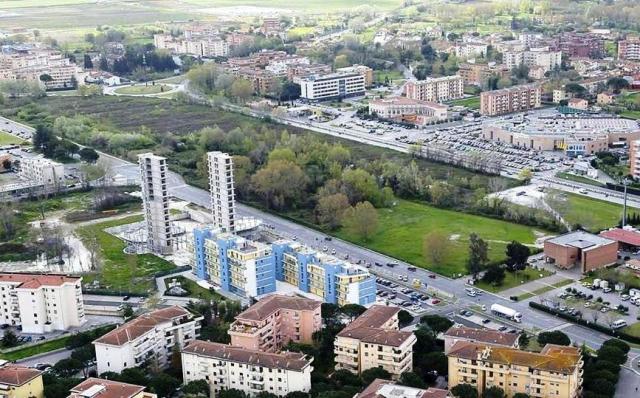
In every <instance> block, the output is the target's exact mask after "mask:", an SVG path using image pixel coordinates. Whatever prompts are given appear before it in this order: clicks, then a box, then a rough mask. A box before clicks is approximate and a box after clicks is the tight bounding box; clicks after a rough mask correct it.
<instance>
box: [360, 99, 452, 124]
mask: <svg viewBox="0 0 640 398" xmlns="http://www.w3.org/2000/svg"><path fill="white" fill-rule="evenodd" d="M369 114H376V115H377V116H378V117H379V118H382V119H395V120H404V118H405V117H406V116H421V117H423V118H424V119H427V120H437V121H441V120H446V119H447V116H448V113H447V106H445V105H440V104H437V103H435V102H427V101H419V100H412V99H409V98H406V97H391V98H384V99H375V100H371V101H369Z"/></svg>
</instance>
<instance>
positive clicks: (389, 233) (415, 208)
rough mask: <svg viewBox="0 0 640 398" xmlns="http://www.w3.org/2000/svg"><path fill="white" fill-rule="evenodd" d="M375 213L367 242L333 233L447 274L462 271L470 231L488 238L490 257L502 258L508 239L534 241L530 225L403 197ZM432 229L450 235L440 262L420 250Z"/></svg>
mask: <svg viewBox="0 0 640 398" xmlns="http://www.w3.org/2000/svg"><path fill="white" fill-rule="evenodd" d="M378 214H379V222H378V225H379V229H378V232H377V233H376V234H375V235H374V236H373V238H372V239H371V240H370V241H369V242H363V241H362V240H361V239H358V238H357V237H356V236H354V235H352V234H350V233H348V232H347V231H345V230H344V229H343V230H340V231H339V232H338V233H337V236H338V237H340V238H342V239H345V240H348V241H351V242H354V243H357V244H360V245H363V246H366V247H369V248H371V249H373V250H377V251H379V252H381V253H385V254H388V255H390V256H392V257H395V258H398V259H401V260H403V261H407V262H409V263H412V264H415V265H417V266H420V267H423V268H427V269H429V270H432V271H434V272H437V273H439V274H443V275H447V276H453V275H455V274H466V268H465V263H466V260H467V258H468V250H467V247H468V244H469V234H470V233H472V232H475V233H477V234H478V235H479V236H480V237H481V238H482V239H485V240H486V241H488V243H489V257H490V260H491V261H501V260H503V259H504V258H505V254H504V253H505V249H506V245H507V243H508V241H511V240H517V241H519V242H522V243H529V244H530V243H533V242H534V241H535V234H534V229H533V228H531V227H527V226H522V225H517V224H513V223H508V222H505V221H500V220H494V219H490V218H485V217H480V216H474V215H469V214H464V213H460V212H455V211H450V210H442V209H438V208H434V207H431V206H428V205H424V204H419V203H413V202H408V201H404V200H400V201H398V205H397V206H396V207H394V208H391V209H380V210H378ZM433 230H439V231H442V232H444V233H445V234H447V235H448V236H449V237H450V246H451V248H450V250H448V252H449V254H448V255H447V256H446V258H445V259H444V260H443V261H442V264H433V263H432V262H431V259H428V258H425V256H424V254H423V238H424V236H425V235H426V234H428V233H429V232H430V231H433Z"/></svg>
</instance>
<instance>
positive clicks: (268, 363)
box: [182, 340, 313, 397]
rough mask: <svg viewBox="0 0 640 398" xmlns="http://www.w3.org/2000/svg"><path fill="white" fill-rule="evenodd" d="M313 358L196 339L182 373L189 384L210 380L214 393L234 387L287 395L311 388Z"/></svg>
mask: <svg viewBox="0 0 640 398" xmlns="http://www.w3.org/2000/svg"><path fill="white" fill-rule="evenodd" d="M312 361H313V358H307V357H306V356H305V355H304V354H302V353H297V352H283V353H280V354H275V353H267V352H262V351H258V350H248V349H246V348H242V347H233V346H229V345H226V344H220V343H212V342H208V341H201V340H196V341H193V342H191V343H190V344H188V345H187V346H186V347H185V348H184V349H183V350H182V375H183V381H184V383H185V384H187V383H189V382H191V381H194V380H207V381H208V382H209V386H210V387H211V392H212V396H213V395H215V396H217V395H218V393H219V392H220V391H221V390H228V389H232V388H233V389H238V390H241V391H243V392H245V393H247V394H248V395H249V396H252V397H253V396H255V395H257V394H258V393H260V392H269V393H272V394H275V395H277V396H285V395H287V394H288V393H290V392H293V391H300V392H305V393H306V392H309V391H310V390H311V372H312V371H313V367H312V366H311V362H312Z"/></svg>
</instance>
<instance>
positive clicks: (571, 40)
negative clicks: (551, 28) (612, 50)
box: [554, 32, 605, 58]
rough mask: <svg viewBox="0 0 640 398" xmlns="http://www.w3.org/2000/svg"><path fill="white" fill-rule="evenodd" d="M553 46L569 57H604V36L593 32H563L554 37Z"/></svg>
mask: <svg viewBox="0 0 640 398" xmlns="http://www.w3.org/2000/svg"><path fill="white" fill-rule="evenodd" d="M554 47H555V49H556V50H558V51H562V53H563V54H567V55H568V56H569V57H571V58H574V57H585V58H602V57H604V54H605V51H604V38H603V37H602V36H600V35H596V34H593V33H575V32H564V33H561V34H560V35H558V37H557V38H556V39H555V43H554Z"/></svg>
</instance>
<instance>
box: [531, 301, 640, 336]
mask: <svg viewBox="0 0 640 398" xmlns="http://www.w3.org/2000/svg"><path fill="white" fill-rule="evenodd" d="M529 307H531V308H535V309H536V310H540V311H543V312H546V313H548V314H551V315H555V316H557V317H559V318H562V319H565V320H567V321H571V322H573V323H577V324H578V325H581V326H584V327H587V328H589V329H593V330H596V331H598V332H601V333H604V334H608V335H609V336H613V337H617V338H619V339H622V340H626V341H628V342H630V343H636V344H640V337H637V336H632V335H630V334H628V333H625V332H622V331H620V330H615V329H611V328H609V327H606V326H603V325H600V324H598V323H594V322H589V321H586V320H584V319H582V318H578V317H575V316H573V315H570V314H565V313H564V312H560V311H556V310H555V309H553V308H551V307H547V306H546V305H542V304H538V303H536V302H534V301H529Z"/></svg>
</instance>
